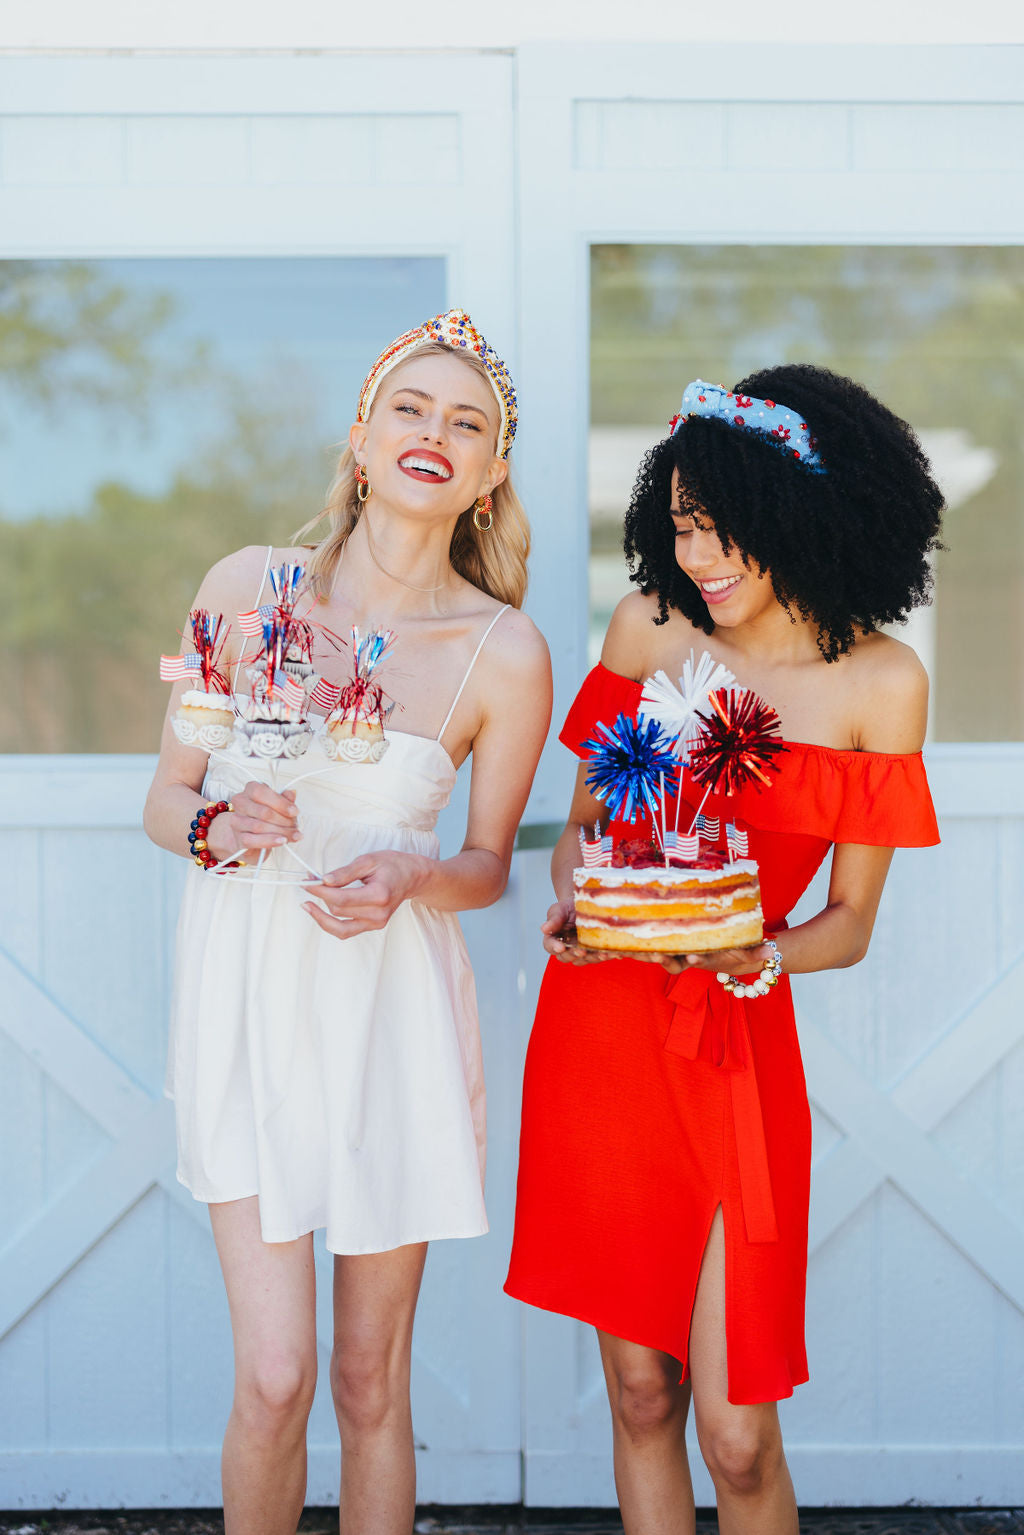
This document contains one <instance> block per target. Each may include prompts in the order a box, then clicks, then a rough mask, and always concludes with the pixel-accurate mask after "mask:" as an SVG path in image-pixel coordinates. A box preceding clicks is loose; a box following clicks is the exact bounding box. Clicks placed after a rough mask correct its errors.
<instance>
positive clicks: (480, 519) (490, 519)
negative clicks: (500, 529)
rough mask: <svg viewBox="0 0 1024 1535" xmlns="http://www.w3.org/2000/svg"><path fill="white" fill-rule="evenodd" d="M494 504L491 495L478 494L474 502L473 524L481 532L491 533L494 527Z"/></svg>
mask: <svg viewBox="0 0 1024 1535" xmlns="http://www.w3.org/2000/svg"><path fill="white" fill-rule="evenodd" d="M492 505H493V503H492V501H491V498H490V496H478V497H477V499H476V500H475V501H474V503H473V526H474V528H476V529H477V530H478V531H479V532H480V533H489V532H490V531H491V529H492V528H493V527H494V512H493V511H492V510H491V507H492ZM485 517H486V518H487V521H486V522H484V518H485Z"/></svg>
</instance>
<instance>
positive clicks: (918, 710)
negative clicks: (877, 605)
mask: <svg viewBox="0 0 1024 1535" xmlns="http://www.w3.org/2000/svg"><path fill="white" fill-rule="evenodd" d="M848 675H849V679H850V687H851V702H852V709H853V725H854V739H855V741H856V744H857V746H858V748H859V749H860V750H861V751H875V752H916V751H920V749H921V747H922V745H923V743H924V736H925V727H926V725H927V721H928V673H927V672H926V671H925V669H924V667H923V665H922V664H921V660H920V658H919V656H918V655H917V652H916V651H915V650H912V649H911V647H910V646H909V645H906V644H904V642H903V641H902V640H897V639H894V638H893V636H892V635H889V634H867V635H865V636H864V637H863V639H861V640H858V642H857V644H856V645H855V646H854V648H853V650H852V652H851V653H850V656H849V667H848Z"/></svg>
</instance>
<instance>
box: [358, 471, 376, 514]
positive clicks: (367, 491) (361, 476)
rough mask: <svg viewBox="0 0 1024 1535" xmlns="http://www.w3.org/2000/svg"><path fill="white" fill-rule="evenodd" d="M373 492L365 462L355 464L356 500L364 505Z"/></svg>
mask: <svg viewBox="0 0 1024 1535" xmlns="http://www.w3.org/2000/svg"><path fill="white" fill-rule="evenodd" d="M372 494H373V490H372V488H371V485H370V477H369V475H368V474H367V472H366V465H365V464H357V465H356V500H357V501H358V502H359V503H360V505H362V506H365V505H366V503H367V501H369V499H370V497H371V496H372Z"/></svg>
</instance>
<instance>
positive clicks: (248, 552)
mask: <svg viewBox="0 0 1024 1535" xmlns="http://www.w3.org/2000/svg"><path fill="white" fill-rule="evenodd" d="M294 557H295V550H294V549H275V550H274V551H273V553H272V555H271V558H270V564H271V565H279V564H281V563H282V562H283V561H284V560H288V559H294ZM266 568H267V546H266V544H248V545H246V547H245V548H244V549H236V550H235V551H234V553H233V554H226V555H225V556H224V558H223V559H222V560H218V561H217V563H216V565H212V566H211V567H210V569H209V570H208V571H207V573H206V575H205V576H204V577H203V581H202V585H201V586H200V588H199V597H198V598H197V601H198V602H199V604H200V606H202V607H208V608H216V609H217V610H218V611H220V612H223V613H232V612H239V611H244V610H245V609H247V608H251V607H252V606H253V604H254V603H255V602H256V600H257V593H258V592H259V590H260V584H261V581H262V578H263V573H264V571H265V570H266Z"/></svg>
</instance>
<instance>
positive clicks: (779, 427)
mask: <svg viewBox="0 0 1024 1535" xmlns="http://www.w3.org/2000/svg"><path fill="white" fill-rule="evenodd" d="M690 416H706V417H707V418H708V419H709V420H712V421H724V422H725V424H726V425H727V426H744V427H746V428H747V430H748V431H751V432H760V433H761V434H762V436H764V437H767V438H768V439H769V440H770V441H771V442H774V443H775V444H777V445H778V446H779V447H780V448H782V449H783V450H784V452H786V453H787V454H788V455H789V456H790V457H792V458H795V459H799V461H800V463H802V464H804V465H805V466H806V467H807V468H808V469H813V470H814V471H815V473H817V474H824V473H825V466H824V464H823V463H822V461H821V457H820V455H819V454H818V452H817V451H816V450H817V440H816V438H815V436H814V434H813V432H812V431H811V429H810V427H809V426H808V425H807V422H806V421H803V420H802V419H801V416H800V412H799V411H798V410H790V409H789V407H788V406H787V405H780V404H779V403H778V402H777V401H776V400H755V399H753V398H752V397H751V396H750V395H749V394H733V393H731V392H730V391H728V390H725V389H723V387H722V385H721V384H705V382H704V380H703V379H700V378H698V379H694V381H693V383H692V384H687V386H686V388H685V389H684V390H683V399H682V404H681V405H680V407H679V414H678V415H677V416H673V417H672V420H671V421H670V422H669V424H668V429H669V434H670V435H671V436H673V437H674V436H675V434H676V432H678V431H679V430H680V428H681V427H682V426H683V425H684V423H685V422H686V420H687V418H688V417H690Z"/></svg>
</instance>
